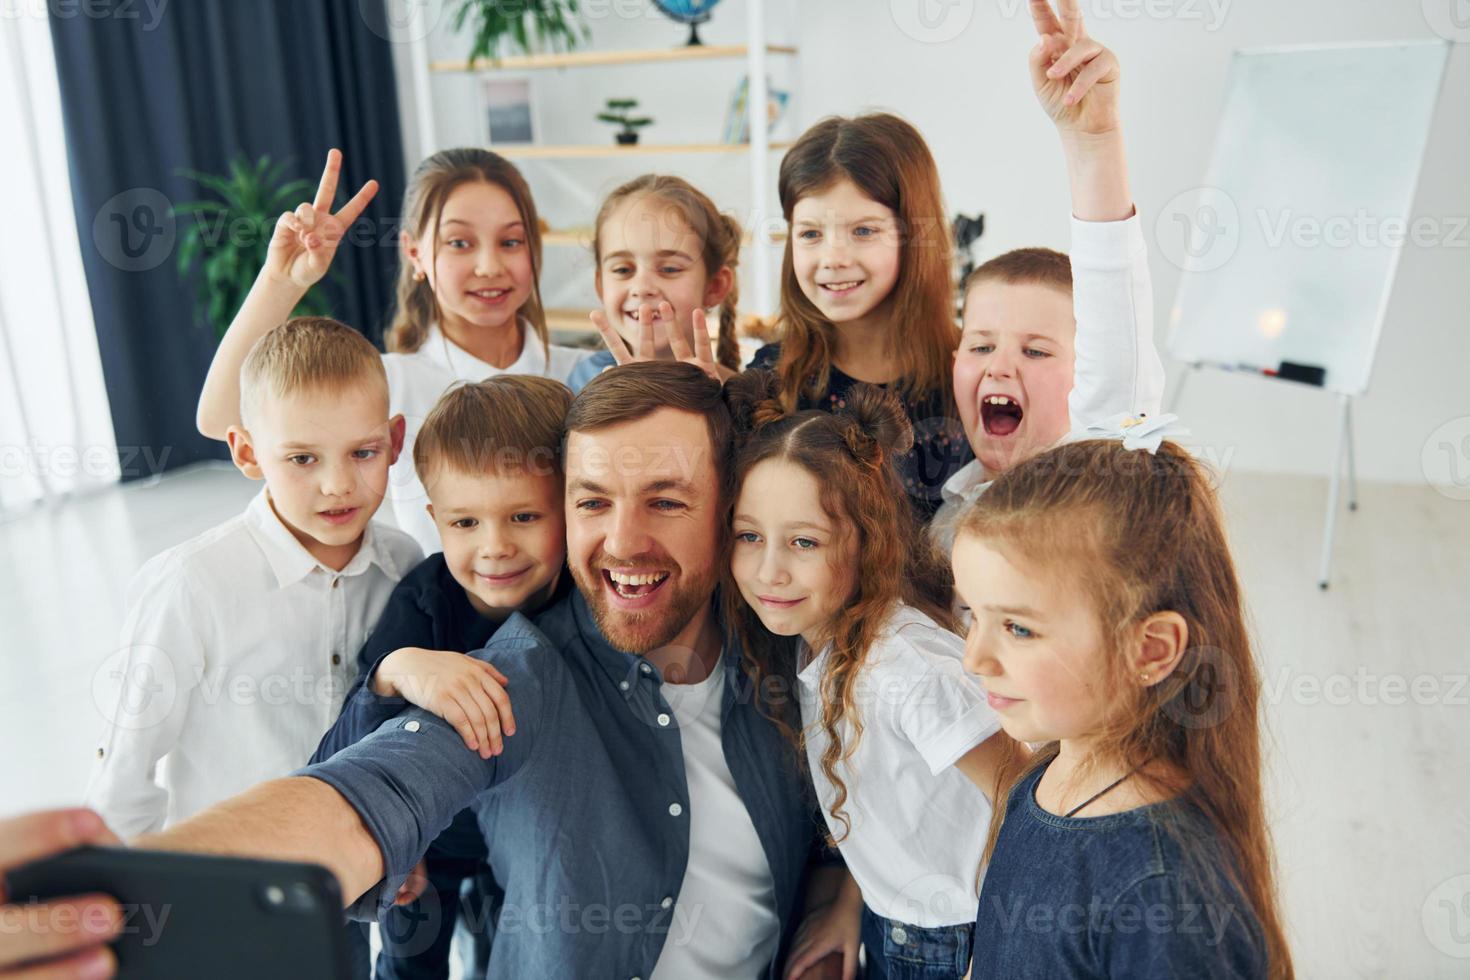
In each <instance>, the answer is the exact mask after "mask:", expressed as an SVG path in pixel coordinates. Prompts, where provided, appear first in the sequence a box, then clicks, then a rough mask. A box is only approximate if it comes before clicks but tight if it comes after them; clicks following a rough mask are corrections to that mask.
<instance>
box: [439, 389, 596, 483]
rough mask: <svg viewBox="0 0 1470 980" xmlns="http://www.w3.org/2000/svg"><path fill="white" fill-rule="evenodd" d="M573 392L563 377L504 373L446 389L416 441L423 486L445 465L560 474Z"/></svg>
mask: <svg viewBox="0 0 1470 980" xmlns="http://www.w3.org/2000/svg"><path fill="white" fill-rule="evenodd" d="M571 406H572V393H571V392H570V391H569V390H567V386H566V385H564V384H562V383H561V382H560V381H553V380H551V379H550V378H538V377H536V376H534V375H518V374H502V375H497V376H496V377H493V378H487V379H485V380H484V381H479V382H475V383H473V384H463V385H456V386H455V387H453V388H450V389H449V390H448V391H446V392H445V393H444V394H443V396H442V397H440V399H439V401H438V403H437V404H435V406H434V407H433V409H432V410H431V411H430V412H429V415H428V417H427V418H425V419H424V424H423V426H422V427H421V428H420V429H419V433H418V437H417V438H416V439H415V440H414V444H413V466H414V470H415V471H417V473H418V475H419V480H420V482H422V483H423V484H424V486H426V487H427V486H429V485H430V482H431V480H432V478H433V477H434V476H435V475H436V474H437V473H439V472H440V471H441V470H442V469H444V468H448V469H450V470H453V471H454V472H458V473H467V474H471V475H479V474H482V473H506V472H514V471H524V472H527V473H531V474H534V475H538V476H550V475H555V474H559V473H561V444H562V434H563V432H564V431H565V426H564V422H565V419H566V415H567V410H568V409H569V408H571Z"/></svg>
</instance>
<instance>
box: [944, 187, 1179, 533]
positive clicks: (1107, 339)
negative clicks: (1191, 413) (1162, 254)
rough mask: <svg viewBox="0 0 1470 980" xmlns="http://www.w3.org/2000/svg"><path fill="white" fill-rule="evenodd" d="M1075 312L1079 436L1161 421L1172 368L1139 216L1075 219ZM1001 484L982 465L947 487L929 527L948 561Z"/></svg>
mask: <svg viewBox="0 0 1470 980" xmlns="http://www.w3.org/2000/svg"><path fill="white" fill-rule="evenodd" d="M1071 260H1072V309H1073V313H1074V315H1075V317H1076V320H1077V338H1076V341H1075V348H1076V362H1075V367H1074V369H1073V383H1072V393H1071V394H1070V395H1068V396H1067V412H1068V415H1069V417H1070V427H1071V430H1072V432H1074V433H1075V432H1080V431H1081V430H1083V429H1085V428H1087V427H1088V426H1089V425H1091V424H1092V423H1094V422H1099V421H1101V420H1103V419H1106V418H1110V417H1112V416H1114V415H1117V414H1118V413H1120V412H1126V413H1128V414H1129V415H1157V414H1159V411H1160V406H1162V404H1163V401H1164V364H1163V362H1162V361H1161V360H1159V352H1158V349H1157V348H1156V347H1155V346H1154V306H1153V286H1152V285H1151V283H1150V281H1149V273H1148V246H1147V244H1146V243H1145V242H1144V238H1143V225H1142V224H1141V222H1140V219H1139V217H1138V215H1136V214H1135V215H1134V216H1133V217H1131V218H1125V219H1124V220H1122V221H1082V220H1080V219H1078V218H1073V219H1072V252H1071ZM992 479H993V478H992V477H991V476H990V475H989V474H987V473H986V472H985V467H984V466H982V465H981V464H980V461H979V460H978V459H976V460H971V461H970V462H969V463H967V464H966V465H965V466H964V467H962V468H961V469H959V470H958V471H957V472H956V473H955V474H954V475H953V476H951V477H950V478H949V479H948V480H946V481H945V483H944V487H943V488H942V489H941V491H940V492H941V494H942V496H943V498H944V503H942V504H941V505H940V507H939V510H938V512H937V513H936V514H935V515H934V519H933V520H932V521H930V523H929V529H930V533H931V534H932V535H933V538H934V540H935V542H937V543H938V545H939V546H940V547H941V548H943V549H944V553H945V554H946V555H947V554H949V553H950V551H952V550H953V548H954V532H955V525H956V523H957V522H958V520H959V517H960V515H961V514H962V513H963V511H964V509H965V506H966V505H967V504H970V503H973V502H974V501H975V499H976V498H978V497H979V496H980V494H982V493H984V492H985V488H986V487H988V486H990V482H991V480H992Z"/></svg>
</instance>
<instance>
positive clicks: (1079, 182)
mask: <svg viewBox="0 0 1470 980" xmlns="http://www.w3.org/2000/svg"><path fill="white" fill-rule="evenodd" d="M1077 3H1078V0H1059V11H1060V13H1058V11H1054V10H1053V9H1052V5H1051V2H1050V0H1031V15H1032V19H1033V20H1034V21H1035V22H1036V32H1037V34H1038V35H1040V40H1039V41H1038V42H1037V44H1036V47H1034V48H1032V49H1031V56H1030V66H1031V83H1032V86H1033V87H1034V88H1035V89H1036V98H1037V99H1038V100H1039V101H1040V102H1041V107H1042V108H1043V109H1044V110H1046V114H1047V115H1048V116H1050V117H1051V120H1052V122H1053V123H1055V124H1056V127H1057V133H1058V135H1060V136H1061V139H1062V152H1063V154H1064V155H1065V156H1066V160H1067V179H1068V181H1069V183H1070V184H1071V189H1072V214H1073V215H1075V216H1076V217H1077V218H1080V219H1081V220H1083V221H1121V220H1123V219H1124V218H1127V217H1129V216H1130V215H1132V214H1133V195H1132V192H1131V191H1129V189H1128V164H1127V159H1126V156H1125V153H1124V150H1123V124H1122V118H1121V115H1120V113H1119V111H1118V77H1119V75H1118V59H1117V56H1116V55H1114V54H1113V52H1112V51H1109V50H1108V49H1107V48H1105V47H1103V46H1102V45H1101V44H1099V43H1098V42H1097V41H1095V40H1093V39H1092V38H1090V37H1088V36H1087V30H1086V28H1085V27H1084V25H1083V23H1082V13H1081V11H1080V10H1079V9H1078V6H1077Z"/></svg>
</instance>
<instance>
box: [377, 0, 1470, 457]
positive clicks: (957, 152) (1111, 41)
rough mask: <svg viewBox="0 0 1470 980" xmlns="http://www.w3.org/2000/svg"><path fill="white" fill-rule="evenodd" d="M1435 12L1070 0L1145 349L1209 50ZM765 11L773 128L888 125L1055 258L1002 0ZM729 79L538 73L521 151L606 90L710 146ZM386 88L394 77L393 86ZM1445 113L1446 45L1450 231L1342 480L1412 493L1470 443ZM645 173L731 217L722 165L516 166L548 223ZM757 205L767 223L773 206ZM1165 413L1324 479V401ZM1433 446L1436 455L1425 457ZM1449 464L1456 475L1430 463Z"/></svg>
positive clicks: (995, 218)
mask: <svg viewBox="0 0 1470 980" xmlns="http://www.w3.org/2000/svg"><path fill="white" fill-rule="evenodd" d="M1453 2H1454V0H1423V2H1422V3H1419V2H1415V0H1394V2H1391V3H1384V2H1382V0H1291V2H1289V3H1286V2H1281V0H1234V2H1232V0H1082V8H1083V11H1084V13H1085V14H1086V15H1087V17H1088V26H1089V29H1090V32H1091V33H1092V35H1093V36H1094V37H1097V38H1098V39H1099V40H1101V41H1102V42H1103V43H1106V44H1108V45H1110V46H1111V47H1112V48H1113V49H1114V50H1115V51H1116V52H1117V53H1118V56H1119V58H1120V59H1121V62H1122V65H1123V73H1124V95H1123V99H1124V116H1125V123H1126V127H1127V132H1128V147H1129V157H1130V166H1131V172H1132V182H1133V189H1134V195H1135V197H1136V199H1137V202H1138V207H1139V211H1140V213H1141V215H1142V216H1143V219H1144V222H1145V228H1146V229H1147V231H1148V234H1149V236H1150V244H1151V248H1152V258H1153V261H1152V269H1153V276H1154V287H1155V300H1156V310H1157V315H1158V324H1157V327H1158V338H1159V342H1160V344H1161V345H1162V344H1163V342H1164V327H1165V321H1166V319H1167V312H1168V310H1169V308H1170V305H1171V303H1172V299H1173V296H1174V291H1175V287H1176V285H1177V283H1178V276H1179V270H1178V268H1176V267H1175V266H1174V265H1173V264H1171V262H1170V261H1169V259H1168V258H1167V253H1166V252H1165V250H1164V249H1162V248H1160V247H1159V246H1160V240H1159V239H1157V238H1155V228H1154V222H1155V220H1156V218H1157V216H1158V215H1159V213H1160V212H1161V211H1162V210H1163V209H1164V208H1165V206H1166V204H1167V202H1169V201H1170V199H1171V198H1173V197H1174V196H1175V195H1177V194H1180V193H1181V192H1184V191H1187V190H1189V189H1190V188H1193V187H1196V186H1197V185H1199V184H1200V183H1201V180H1202V178H1203V175H1204V170H1205V166H1206V164H1207V161H1208V155H1209V153H1210V148H1211V143H1212V138H1213V135H1214V129H1215V125H1216V122H1217V120H1218V116H1219V110H1220V106H1221V102H1222V100H1223V96H1224V91H1223V88H1224V82H1225V72H1226V65H1227V62H1228V58H1229V54H1230V52H1231V51H1232V50H1233V49H1236V48H1240V47H1256V46H1262V45H1273V44H1293V43H1316V42H1323V43H1326V42H1351V41H1372V40H1401V39H1419V38H1433V37H1436V36H1441V35H1440V34H1437V33H1436V28H1438V29H1439V30H1440V31H1443V32H1444V34H1446V35H1449V36H1451V39H1452V40H1457V41H1460V42H1470V25H1467V26H1466V28H1464V29H1462V30H1460V31H1459V32H1458V34H1456V32H1455V30H1454V26H1453V22H1452V21H1451V20H1450V19H1449V15H1450V10H1451V7H1452V4H1453ZM593 6H594V9H595V10H597V11H598V15H597V16H596V17H595V18H594V20H593V32H594V36H593V43H594V44H595V45H597V46H599V47H608V48H615V47H643V46H647V47H652V46H659V45H668V44H674V43H678V41H679V39H680V38H681V36H682V29H680V28H678V27H677V26H675V25H673V24H671V23H669V22H667V21H664V20H663V19H662V18H661V17H659V16H658V15H657V14H652V13H649V14H646V15H640V14H639V13H638V11H639V9H640V8H639V7H638V5H636V4H633V3H631V2H630V0H604V2H603V3H602V4H601V6H600V7H598V6H596V5H595V4H594V5H593ZM650 6H651V5H650ZM768 7H769V8H770V11H771V13H770V19H771V21H772V24H771V33H772V35H773V36H775V37H776V38H778V39H781V40H790V41H793V42H794V43H796V44H797V45H798V46H799V47H800V56H799V57H798V58H797V59H795V60H794V62H792V63H790V64H789V65H788V64H784V63H783V62H782V61H781V60H780V59H777V60H776V61H775V63H774V64H773V72H772V74H773V80H774V82H775V84H776V85H777V86H778V87H790V88H792V89H793V101H792V112H791V114H790V116H791V118H789V119H788V120H787V123H786V126H784V127H783V130H782V131H781V132H780V133H778V136H780V135H789V134H790V133H793V132H798V131H799V130H800V128H801V127H804V126H806V125H807V124H809V123H811V122H812V121H814V120H816V119H818V118H820V117H822V116H824V115H828V114H831V113H843V114H850V113H855V112H860V111H863V110H865V109H872V108H884V109H891V110H894V111H897V112H900V113H902V114H903V115H905V116H907V117H908V118H909V119H911V120H912V121H913V122H914V123H915V124H916V125H918V126H919V128H920V129H921V130H923V132H924V133H925V135H926V136H927V138H928V140H929V143H930V146H931V148H932V149H933V152H934V155H935V158H936V159H937V160H938V163H939V167H940V171H941V173H942V174H943V176H944V180H945V195H946V199H947V204H948V206H949V208H950V210H951V211H955V210H962V211H965V212H966V213H974V212H975V211H976V210H982V211H984V212H985V214H986V224H987V230H986V234H985V237H984V238H983V239H982V241H981V245H980V248H981V252H982V254H983V255H993V254H998V253H1000V252H1003V251H1005V250H1007V249H1010V248H1015V247H1018V246H1021V245H1037V244H1039V245H1048V246H1051V247H1054V248H1060V249H1065V248H1066V247H1067V198H1066V183H1065V177H1064V172H1063V168H1062V160H1061V156H1060V153H1059V151H1058V148H1057V142H1056V137H1055V134H1054V131H1053V129H1052V127H1051V124H1050V122H1049V121H1048V120H1047V119H1046V118H1045V117H1044V116H1043V115H1042V113H1041V111H1040V109H1039V108H1038V107H1037V105H1036V103H1035V101H1034V99H1033V97H1032V95H1031V92H1030V84H1029V79H1028V77H1027V73H1026V64H1025V59H1026V52H1027V49H1028V48H1029V47H1030V45H1031V44H1032V43H1034V39H1035V34H1034V29H1033V27H1032V23H1031V17H1030V13H1029V10H1028V8H1027V5H1026V3H1024V2H1023V0H891V2H881V0H800V3H799V4H797V3H777V2H770V3H768ZM1441 8H1442V9H1441ZM630 13H631V14H632V16H620V14H630ZM745 13H746V7H745V0H725V2H724V3H722V4H721V5H720V6H719V7H718V8H717V9H716V11H715V17H714V21H713V22H712V23H711V24H709V25H707V26H706V27H705V28H704V29H703V30H702V33H703V34H704V36H705V38H706V40H707V41H710V42H716V43H717V42H724V41H740V40H743V34H744V29H745ZM920 14H925V15H927V19H925V18H922V17H920V16H919V15H920ZM444 19H445V20H446V21H447V18H444ZM446 27H447V25H446V24H443V23H441V24H439V25H438V30H437V31H436V32H435V34H434V35H433V36H431V38H430V46H431V48H432V49H433V50H434V51H435V52H436V56H446V57H459V56H462V55H463V52H464V51H465V50H467V47H468V42H467V39H465V38H460V37H454V36H452V35H449V34H448V32H447V30H446ZM742 72H743V64H742V63H740V62H733V61H732V62H715V63H709V64H703V65H684V66H668V67H661V68H654V67H639V68H619V69H589V70H581V71H571V72H557V73H551V72H543V73H538V74H537V75H536V76H534V77H535V84H536V86H537V89H536V99H537V101H538V105H539V120H538V121H539V122H540V123H541V125H542V136H541V139H542V141H545V142H589V141H597V140H603V139H608V140H610V139H611V136H610V134H608V133H606V132H605V127H604V126H602V125H601V124H596V123H593V122H592V121H591V120H592V115H593V114H594V112H595V111H596V108H597V105H598V104H599V103H600V101H601V99H602V98H604V97H606V96H609V95H624V94H627V95H633V96H636V97H638V98H640V99H642V100H643V103H644V105H645V107H646V108H647V109H648V110H649V112H650V114H651V115H653V116H654V117H655V118H656V119H657V120H658V124H657V125H656V126H654V127H651V128H650V129H649V130H648V131H646V132H645V136H644V138H645V139H646V140H649V141H650V142H666V141H667V142H678V141H684V140H713V139H716V138H718V133H719V131H720V127H721V125H722V123H723V119H724V114H725V105H726V103H727V102H728V100H729V95H730V92H731V90H732V89H733V87H734V85H735V83H736V81H737V80H738V79H739V77H740V75H741V73H742ZM400 77H401V84H407V83H408V77H407V75H406V74H403V73H401V76H400ZM475 84H476V83H475V82H474V81H473V80H472V79H469V78H443V77H440V78H437V79H436V80H435V82H434V88H433V93H434V100H435V104H436V123H437V126H438V130H439V132H438V136H439V141H440V143H441V145H453V144H454V143H455V142H478V141H480V140H481V139H482V136H481V135H480V134H481V133H482V130H481V129H480V128H479V127H480V122H479V111H478V104H477V102H476V101H475ZM1466 120H1470V44H1467V43H1459V44H1457V45H1456V46H1455V48H1454V51H1453V53H1452V55H1451V63H1450V68H1449V71H1448V73H1447V75H1446V79H1445V84H1444V90H1443V94H1442V96H1441V101H1440V106H1439V110H1438V112H1437V114H1436V119H1435V125H1434V130H1433V133H1432V135H1431V137H1430V141H1429V148H1428V154H1427V160H1426V163H1425V166H1424V170H1423V173H1422V176H1421V180H1420V186H1419V192H1418V195H1417V199H1416V202H1415V205H1414V209H1413V213H1412V215H1410V216H1408V217H1419V216H1428V217H1432V218H1435V219H1437V220H1438V221H1440V222H1441V223H1442V224H1441V227H1442V228H1443V229H1444V230H1445V232H1446V234H1447V235H1449V236H1450V237H1449V238H1448V240H1447V241H1445V242H1444V243H1443V244H1441V245H1439V246H1437V247H1429V248H1425V247H1418V246H1415V245H1413V244H1407V245H1405V248H1404V253H1403V256H1402V260H1401V262H1400V265H1399V273H1398V281H1397V283H1396V286H1395V288H1394V291H1393V294H1392V298H1391V300H1390V304H1389V308H1388V316H1387V320H1386V323H1385V326H1384V331H1383V340H1382V344H1381V346H1380V349H1379V356H1378V361H1377V367H1376V370H1375V373H1374V377H1373V381H1372V384H1371V386H1370V391H1369V393H1368V395H1367V396H1366V397H1365V398H1363V399H1362V400H1361V401H1360V402H1359V403H1358V405H1357V415H1356V420H1355V421H1356V423H1357V435H1358V469H1359V474H1360V476H1361V477H1362V478H1364V479H1383V480H1394V481H1404V482H1420V481H1423V480H1424V479H1426V459H1427V464H1428V467H1429V473H1430V475H1431V476H1432V477H1434V478H1435V479H1436V480H1437V481H1447V480H1449V479H1450V478H1452V477H1455V476H1458V479H1459V480H1461V481H1465V480H1466V479H1467V476H1466V474H1467V473H1470V442H1465V443H1464V444H1463V445H1462V444H1461V442H1460V440H1462V439H1470V383H1467V381H1466V370H1467V367H1466V366H1467V365H1470V330H1467V329H1466V326H1467V315H1466V312H1465V311H1466V309H1467V308H1470V230H1466V229H1461V230H1459V231H1458V232H1457V233H1454V234H1452V235H1451V234H1450V233H1451V232H1453V229H1455V228H1456V227H1457V225H1458V222H1457V221H1456V220H1455V219H1460V218H1465V217H1467V216H1470V179H1467V176H1466V172H1465V165H1464V161H1465V160H1466V159H1470V124H1467V122H1466ZM1364 138H1365V139H1371V138H1372V134H1364ZM649 166H654V167H659V168H664V169H668V170H672V171H674V172H678V173H682V174H684V175H685V176H687V177H689V178H690V179H692V180H694V181H695V182H696V183H698V184H699V185H700V186H701V187H703V188H705V189H706V190H707V191H708V192H709V193H710V194H711V196H713V197H714V198H715V199H716V200H717V201H719V202H720V203H721V204H722V206H725V207H727V208H729V209H731V210H733V211H736V212H737V213H742V214H748V213H749V212H748V208H749V204H750V202H749V201H748V200H747V199H746V195H745V185H746V171H745V163H744V160H743V159H741V158H739V157H731V158H693V157H667V158H663V157H659V158H635V159H633V160H630V161H615V162H608V161H592V162H575V163H572V162H554V163H552V162H543V161H535V162H529V163H527V164H526V165H525V167H524V169H525V171H526V173H527V176H528V178H529V180H530V182H531V184H532V187H533V190H534V191H535V193H536V196H537V201H538V204H539V206H540V207H541V208H542V210H543V212H544V213H545V214H546V215H547V216H548V218H549V219H550V220H551V222H552V224H554V225H568V224H586V223H588V222H589V221H590V216H591V212H592V210H593V209H594V208H595V205H596V202H597V199H598V198H599V196H600V195H601V194H602V193H604V192H605V191H606V190H607V189H609V188H610V187H612V186H613V185H614V184H615V183H616V182H617V181H618V180H620V179H623V178H625V177H627V176H631V175H633V174H635V173H638V172H640V170H642V169H644V168H646V167H649ZM767 207H768V208H769V209H770V211H772V212H775V210H776V204H775V200H774V196H773V197H772V199H771V200H770V201H769V202H768V203H767ZM562 251H563V253H565V251H566V250H562ZM545 287H546V289H547V292H548V296H549V298H550V301H551V303H552V304H553V305H568V306H569V305H577V304H590V303H591V302H592V294H591V288H590V287H591V263H590V260H589V259H588V257H587V256H586V255H584V254H581V253H575V252H574V253H572V254H558V255H553V256H552V258H551V259H550V260H549V261H548V269H547V277H546V282H545ZM1170 367H1171V371H1172V369H1173V368H1174V367H1175V366H1174V365H1170ZM1180 411H1181V414H1182V415H1183V416H1184V417H1185V421H1186V422H1187V424H1188V425H1189V426H1190V427H1191V429H1192V430H1193V431H1194V433H1195V435H1196V436H1197V437H1198V438H1199V439H1201V440H1202V441H1204V442H1205V443H1207V444H1209V445H1210V446H1212V447H1213V451H1214V452H1216V453H1217V454H1218V455H1217V457H1216V458H1217V459H1228V460H1229V462H1230V465H1231V467H1233V468H1240V469H1248V470H1269V471H1288V472H1306V473H1322V472H1324V471H1325V469H1326V466H1327V463H1328V457H1329V456H1330V451H1331V439H1332V435H1333V420H1334V414H1333V413H1334V405H1333V402H1332V400H1331V399H1330V398H1329V397H1327V396H1326V395H1324V394H1323V393H1321V392H1318V391H1315V390H1312V389H1308V388H1303V387H1300V386H1295V385H1288V384H1284V383H1280V382H1272V381H1268V380H1265V379H1259V378H1250V377H1245V376H1238V375H1222V374H1217V373H1211V372H1204V373H1200V374H1198V375H1196V376H1195V377H1194V378H1193V379H1192V380H1191V382H1190V387H1189V392H1188V394H1187V395H1186V396H1185V399H1184V401H1183V403H1182V405H1181V407H1180ZM1446 424H1448V426H1449V428H1448V429H1445V428H1444V426H1446ZM1446 443H1447V444H1449V445H1452V446H1454V447H1455V448H1453V449H1444V448H1442V444H1446ZM1426 450H1427V452H1426ZM1455 465H1458V466H1459V468H1460V472H1458V473H1456V472H1453V471H1451V467H1452V466H1455Z"/></svg>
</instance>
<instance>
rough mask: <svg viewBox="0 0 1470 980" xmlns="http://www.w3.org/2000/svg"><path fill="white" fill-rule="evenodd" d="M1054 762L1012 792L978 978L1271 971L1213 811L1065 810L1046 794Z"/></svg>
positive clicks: (993, 872)
mask: <svg viewBox="0 0 1470 980" xmlns="http://www.w3.org/2000/svg"><path fill="white" fill-rule="evenodd" d="M1043 772H1045V769H1044V768H1043V769H1039V770H1037V771H1036V772H1035V773H1032V774H1031V775H1029V776H1027V777H1026V778H1025V779H1024V780H1022V781H1021V782H1020V783H1019V784H1018V785H1017V786H1016V788H1015V789H1014V790H1013V791H1012V793H1011V796H1010V799H1009V800H1008V801H1007V802H1006V815H1005V821H1004V822H1003V823H1002V824H1001V828H1000V834H999V837H998V839H997V841H996V846H995V853H994V855H993V856H992V857H991V861H990V866H989V867H988V869H987V870H986V872H985V884H984V887H983V888H982V889H981V891H980V912H979V917H978V919H977V920H976V923H975V969H974V972H973V974H972V976H973V977H974V978H975V980H981V978H983V977H997V978H1005V980H1030V978H1035V980H1050V978H1053V977H1072V978H1103V977H1109V978H1112V977H1116V978H1120V980H1121V978H1125V977H1126V978H1128V980H1150V978H1158V980H1165V978H1171V980H1172V978H1175V977H1188V978H1190V980H1204V978H1231V980H1236V978H1254V977H1265V976H1266V975H1267V974H1266V967H1267V963H1266V953H1265V949H1266V946H1265V939H1264V936H1263V934H1262V931H1261V927H1260V923H1259V921H1258V920H1257V919H1256V916H1255V913H1254V912H1253V911H1252V909H1251V907H1250V903H1249V902H1247V901H1246V900H1245V898H1244V896H1243V895H1242V894H1241V892H1240V891H1239V890H1238V889H1236V887H1235V886H1234V884H1233V883H1232V882H1231V880H1230V877H1231V876H1230V875H1228V874H1227V869H1228V868H1229V867H1230V860H1229V858H1228V856H1227V849H1226V846H1225V841H1224V838H1223V837H1222V835H1221V834H1220V832H1219V830H1218V828H1216V827H1215V825H1214V824H1213V823H1212V822H1211V821H1210V819H1209V818H1208V817H1207V816H1206V815H1205V814H1204V813H1203V811H1201V810H1200V809H1199V808H1198V807H1197V806H1195V805H1193V804H1191V803H1188V802H1186V801H1184V800H1182V799H1175V800H1170V801H1167V802H1164V803H1156V804H1153V805H1150V806H1144V807H1139V808H1138V809H1135V810H1129V811H1127V812H1125V813H1112V814H1107V815H1105V816H1100V817H1075V818H1068V817H1060V816H1057V815H1056V814H1054V813H1048V812H1047V811H1046V810H1043V809H1042V808H1041V806H1040V805H1039V804H1038V803H1037V802H1036V795H1035V794H1036V784H1037V783H1038V782H1039V781H1040V779H1041V776H1042V773H1043ZM1181 839H1182V840H1185V841H1188V843H1189V847H1188V849H1185V848H1184V847H1183V846H1181V844H1180V841H1181Z"/></svg>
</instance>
